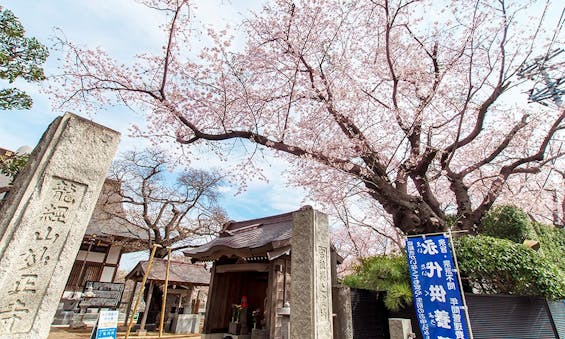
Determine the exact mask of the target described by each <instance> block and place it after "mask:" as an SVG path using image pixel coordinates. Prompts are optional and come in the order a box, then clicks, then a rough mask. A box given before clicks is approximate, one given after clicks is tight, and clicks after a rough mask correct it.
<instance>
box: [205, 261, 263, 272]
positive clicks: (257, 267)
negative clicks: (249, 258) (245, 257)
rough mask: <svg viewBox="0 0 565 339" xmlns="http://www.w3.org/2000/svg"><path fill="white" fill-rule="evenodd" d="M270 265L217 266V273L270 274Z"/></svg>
mask: <svg viewBox="0 0 565 339" xmlns="http://www.w3.org/2000/svg"><path fill="white" fill-rule="evenodd" d="M268 271H269V264H264V263H252V264H228V265H218V266H216V273H230V272H268Z"/></svg>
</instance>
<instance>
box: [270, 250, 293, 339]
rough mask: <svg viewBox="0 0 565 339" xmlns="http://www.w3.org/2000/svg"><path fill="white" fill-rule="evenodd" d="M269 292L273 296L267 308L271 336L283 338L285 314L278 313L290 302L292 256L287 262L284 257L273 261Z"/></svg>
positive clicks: (276, 338) (278, 338)
mask: <svg viewBox="0 0 565 339" xmlns="http://www.w3.org/2000/svg"><path fill="white" fill-rule="evenodd" d="M285 264H286V265H285ZM285 270H286V278H285ZM285 284H286V288H285ZM269 294H270V296H271V298H270V300H269V305H268V309H267V314H268V315H269V320H268V324H269V325H268V326H269V338H273V339H281V338H283V334H282V331H283V329H282V327H283V324H284V320H283V317H284V316H283V315H279V314H277V309H279V308H281V307H283V306H284V303H285V302H290V257H287V259H286V263H285V259H284V258H278V259H276V260H273V261H272V262H271V265H270V267H269Z"/></svg>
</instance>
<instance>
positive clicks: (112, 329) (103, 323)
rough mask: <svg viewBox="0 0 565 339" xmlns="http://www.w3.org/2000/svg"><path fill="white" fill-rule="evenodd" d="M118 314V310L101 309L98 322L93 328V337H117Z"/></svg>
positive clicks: (105, 338)
mask: <svg viewBox="0 0 565 339" xmlns="http://www.w3.org/2000/svg"><path fill="white" fill-rule="evenodd" d="M118 314H119V313H118V311H104V310H103V311H100V314H99V315H98V322H97V323H96V326H94V328H93V329H92V335H91V336H90V337H91V339H116V337H117V334H118Z"/></svg>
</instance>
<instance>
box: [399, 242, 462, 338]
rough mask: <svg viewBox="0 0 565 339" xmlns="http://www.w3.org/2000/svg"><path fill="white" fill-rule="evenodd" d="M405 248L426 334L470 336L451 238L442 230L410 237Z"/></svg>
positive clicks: (441, 336) (416, 301) (418, 314)
mask: <svg viewBox="0 0 565 339" xmlns="http://www.w3.org/2000/svg"><path fill="white" fill-rule="evenodd" d="M406 252H407V256H408V266H409V269H410V279H411V281H412V293H413V295H414V306H415V308H416V316H417V317H418V321H419V323H420V330H421V331H422V335H423V336H424V338H425V339H432V338H433V339H467V338H470V336H469V330H468V327H467V318H466V315H465V312H466V311H465V308H464V307H463V305H464V304H463V299H462V295H461V289H460V286H459V283H458V281H459V280H458V277H457V274H458V272H457V270H456V269H455V264H454V261H453V257H452V254H451V248H450V246H449V238H448V237H447V236H446V235H443V234H440V235H427V236H426V235H422V236H417V237H409V238H407V240H406Z"/></svg>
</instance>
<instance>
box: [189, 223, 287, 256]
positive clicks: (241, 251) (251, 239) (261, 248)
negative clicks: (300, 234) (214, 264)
mask: <svg viewBox="0 0 565 339" xmlns="http://www.w3.org/2000/svg"><path fill="white" fill-rule="evenodd" d="M291 236H292V212H291V213H285V214H280V215H275V216H270V217H266V218H259V219H252V220H246V221H240V222H229V223H227V224H226V225H225V226H224V228H223V230H222V232H221V234H220V236H219V237H218V238H216V239H214V240H212V241H211V242H209V243H207V244H204V245H202V246H199V247H197V248H194V249H191V250H188V251H185V252H184V254H185V255H186V256H189V257H192V258H194V259H199V260H214V259H217V258H219V257H220V256H221V255H223V254H225V253H229V254H233V255H237V256H240V257H253V256H265V255H267V252H268V251H271V250H273V249H277V248H281V247H285V246H289V245H290V238H291Z"/></svg>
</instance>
